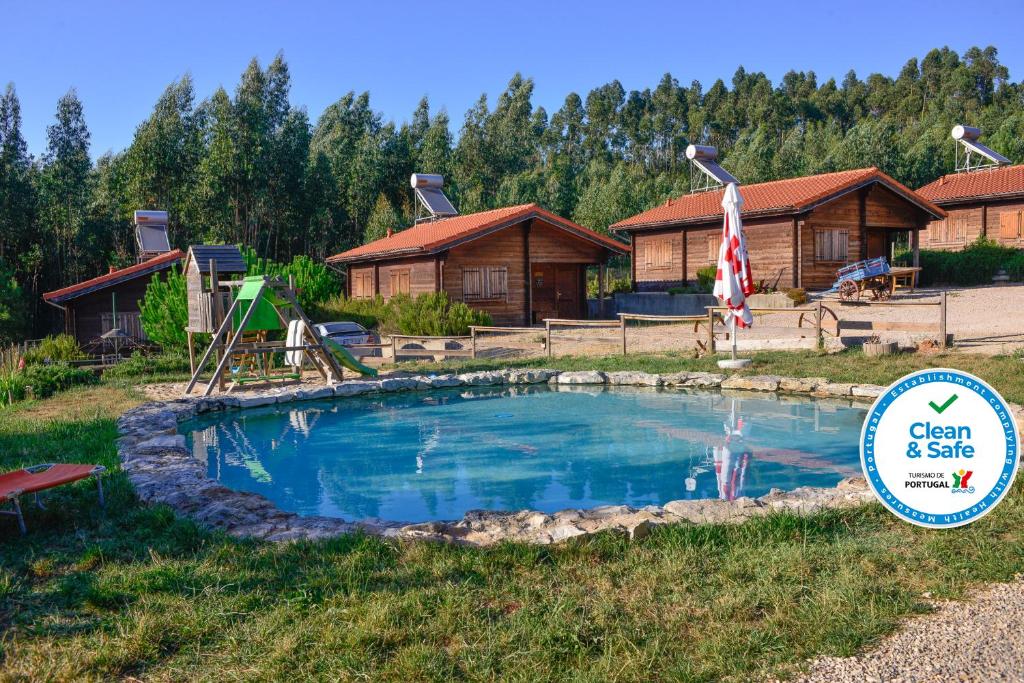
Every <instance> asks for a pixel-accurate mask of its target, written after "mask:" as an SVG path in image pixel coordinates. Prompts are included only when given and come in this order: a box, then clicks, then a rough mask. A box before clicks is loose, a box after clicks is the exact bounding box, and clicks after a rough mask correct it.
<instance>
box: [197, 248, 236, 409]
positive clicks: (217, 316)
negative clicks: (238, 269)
mask: <svg viewBox="0 0 1024 683" xmlns="http://www.w3.org/2000/svg"><path fill="white" fill-rule="evenodd" d="M199 277H200V278H202V277H203V274H202V273H200V274H199ZM210 297H211V298H212V301H211V302H210V303H211V304H212V305H211V307H210V308H211V313H210V315H211V316H213V319H214V320H213V327H219V326H220V324H221V323H222V322H224V321H223V320H222V317H223V315H224V302H223V301H221V298H220V278H219V277H218V275H217V261H216V259H210ZM239 333H241V331H239ZM220 354H221V351H220V349H217V365H220ZM194 372H195V370H193V373H194ZM217 386H218V388H219V389H220V390H221V391H224V377H223V375H221V377H220V379H219V380H218V384H217Z"/></svg>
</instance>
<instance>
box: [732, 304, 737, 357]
mask: <svg viewBox="0 0 1024 683" xmlns="http://www.w3.org/2000/svg"><path fill="white" fill-rule="evenodd" d="M732 359H733V360H736V316H735V315H733V316H732Z"/></svg>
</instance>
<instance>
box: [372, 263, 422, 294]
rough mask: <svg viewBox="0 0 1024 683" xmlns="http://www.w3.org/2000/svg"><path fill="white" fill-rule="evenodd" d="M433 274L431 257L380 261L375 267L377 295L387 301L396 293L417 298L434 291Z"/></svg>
mask: <svg viewBox="0 0 1024 683" xmlns="http://www.w3.org/2000/svg"><path fill="white" fill-rule="evenodd" d="M371 270H372V268H371ZM435 272H436V269H435V266H434V257H433V256H429V257H423V258H416V259H412V258H410V259H402V260H399V261H381V262H379V263H378V265H377V277H378V278H380V285H379V287H378V293H379V294H380V295H381V296H382V297H384V299H385V300H387V299H390V298H391V297H392V296H394V295H395V294H398V293H402V294H408V295H409V296H412V297H417V296H419V295H420V294H427V293H428V292H433V291H435V290H436V285H435V281H434V276H435Z"/></svg>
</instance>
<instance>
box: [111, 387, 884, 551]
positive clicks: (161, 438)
mask: <svg viewBox="0 0 1024 683" xmlns="http://www.w3.org/2000/svg"><path fill="white" fill-rule="evenodd" d="M539 383H548V384H549V385H551V386H552V388H554V389H556V390H558V391H573V390H576V389H579V388H587V387H592V386H594V385H615V386H627V385H629V386H649V387H665V388H668V389H675V390H682V391H685V390H692V389H716V390H721V391H722V392H723V393H730V392H750V391H757V392H782V393H796V394H806V395H811V396H819V397H829V398H831V399H833V400H838V401H845V402H852V401H871V400H873V399H874V398H875V397H877V396H878V395H879V394H880V393H881V392H882V391H883V390H884V387H879V386H875V385H868V384H846V383H836V382H830V381H828V380H826V379H824V378H813V377H812V378H789V377H778V376H774V375H760V376H733V377H726V376H725V375H721V374H717V373H709V372H678V373H673V374H665V375H655V374H648V373H643V372H628V371H624V372H609V373H604V372H597V371H582V372H558V371H555V370H543V369H518V370H503V371H491V372H473V373H466V374H459V375H456V374H442V375H430V376H425V375H420V376H411V377H397V376H395V377H385V378H383V379H379V380H372V381H353V382H345V383H342V384H338V385H335V386H333V387H329V386H325V387H316V388H309V387H294V388H278V389H274V390H270V391H266V392H261V393H253V394H243V395H235V396H231V395H228V396H217V397H212V398H184V399H179V400H173V401H160V402H153V403H146V404H143V405H141V406H138V407H136V408H133V409H132V410H129V411H128V412H126V413H125V414H124V415H122V416H121V417H120V419H119V420H118V430H119V432H120V438H119V439H118V453H119V455H120V459H121V465H122V468H123V469H124V470H125V472H126V473H127V474H128V478H129V480H130V481H131V483H132V485H133V486H134V487H135V490H136V492H137V493H138V495H139V497H140V498H141V499H142V500H143V501H145V502H147V503H152V504H164V505H168V506H170V507H171V508H172V509H173V510H174V511H175V512H178V513H180V514H183V515H187V516H188V517H190V518H192V519H194V520H196V521H197V522H199V523H200V524H203V525H205V526H207V527H210V528H214V529H221V530H224V531H226V532H227V533H229V534H231V535H233V536H239V537H252V538H259V539H264V540H268V541H289V540H296V539H317V538H327V537H331V536H336V535H339V534H344V533H350V532H353V531H362V532H364V533H368V534H374V535H379V536H384V537H395V538H428V539H434V540H443V541H450V542H456V543H466V544H472V545H487V544H491V543H496V542H499V541H503V540H514V541H523V542H530V543H553V542H557V541H561V540H564V539H566V538H572V537H574V536H582V535H585V534H591V533H596V532H598V531H603V530H608V529H611V530H617V531H620V532H622V533H625V534H628V535H629V536H630V537H631V538H640V537H642V536H645V535H647V534H648V533H649V532H650V530H651V529H653V528H654V527H655V526H657V525H659V524H666V523H705V522H710V523H723V522H738V521H742V520H745V519H749V518H751V517H754V516H760V515H765V514H768V513H770V512H773V511H777V510H788V511H793V512H797V513H808V512H815V511H817V510H821V509H823V508H826V507H841V506H850V505H858V504H861V503H864V502H866V501H869V500H871V499H872V494H871V493H870V491H869V490H868V489H867V486H866V485H865V483H864V481H863V479H860V478H854V479H849V480H845V481H843V482H840V484H839V485H838V486H837V487H835V488H809V487H802V488H799V489H796V490H794V491H789V492H783V491H778V490H773V491H772V492H771V493H769V494H768V495H765V496H761V497H760V498H756V499H755V498H740V499H737V500H735V501H723V500H677V501H672V502H669V503H666V504H665V505H661V506H656V505H652V506H647V507H644V508H639V509H637V508H632V507H628V506H625V505H613V506H604V507H598V508H593V509H589V510H562V511H559V512H556V513H553V514H547V513H544V512H538V511H533V510H522V511H509V512H500V511H499V512H495V511H486V510H474V511H470V512H468V513H466V515H465V516H464V517H463V518H462V519H461V520H454V521H445V522H427V523H420V524H407V523H403V522H401V521H397V520H378V519H364V520H358V521H345V520H341V519H335V518H329V517H300V516H299V515H296V514H294V513H290V512H284V511H282V510H280V509H279V508H277V507H276V506H275V505H274V504H273V503H272V502H271V501H269V500H268V499H266V498H264V497H263V496H260V495H257V494H254V493H245V492H241V491H235V490H233V489H229V488H227V487H225V486H222V485H221V484H220V483H218V482H216V481H214V480H212V479H209V478H208V477H207V476H206V470H205V468H204V467H203V466H202V465H201V464H200V463H199V462H198V461H197V460H195V459H194V458H193V457H192V455H191V453H189V451H188V450H187V449H186V447H185V437H184V436H182V435H181V434H179V433H178V423H179V422H181V421H184V420H188V419H190V418H192V417H195V416H196V415H198V414H202V413H208V412H217V411H231V410H239V409H244V408H250V407H255V406H264V405H271V404H274V403H286V402H291V401H306V400H315V399H334V398H336V397H349V396H358V395H362V394H366V393H376V392H392V391H427V390H430V389H438V388H445V387H455V386H498V385H524V384H539Z"/></svg>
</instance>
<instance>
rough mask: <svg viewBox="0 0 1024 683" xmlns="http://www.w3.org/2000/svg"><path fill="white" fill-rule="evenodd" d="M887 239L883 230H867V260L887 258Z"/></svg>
mask: <svg viewBox="0 0 1024 683" xmlns="http://www.w3.org/2000/svg"><path fill="white" fill-rule="evenodd" d="M888 246H889V244H888V239H887V235H886V231H885V230H868V258H877V257H879V256H888V254H886V253H885V252H886V250H887V248H888Z"/></svg>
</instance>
